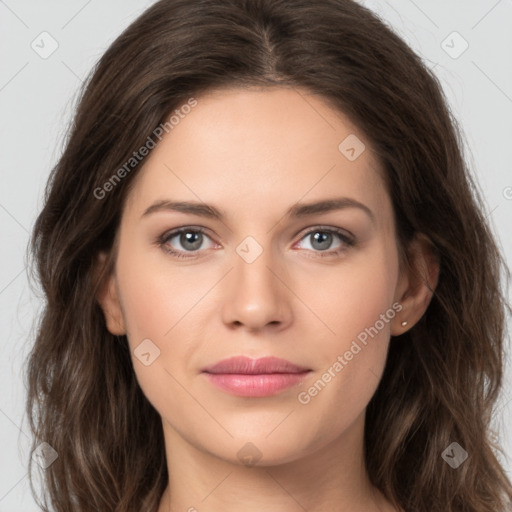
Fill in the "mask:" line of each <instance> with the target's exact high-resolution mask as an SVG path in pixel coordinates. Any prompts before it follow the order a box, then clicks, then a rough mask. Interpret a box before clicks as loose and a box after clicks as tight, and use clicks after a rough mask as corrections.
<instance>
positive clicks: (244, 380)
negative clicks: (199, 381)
mask: <svg viewBox="0 0 512 512" xmlns="http://www.w3.org/2000/svg"><path fill="white" fill-rule="evenodd" d="M310 371H311V369H310V368H305V367H303V366H297V365H295V364H293V363H291V362H290V361H286V360H285V359H278V358H276V357H262V358H260V359H251V358H249V357H245V356H237V357H231V358H229V359H224V360H222V361H219V362H218V363H216V364H214V365H212V366H208V367H206V368H204V369H203V370H202V372H203V373H204V374H205V375H206V377H207V378H208V380H209V381H210V382H211V383H212V384H214V385H215V386H217V387H219V388H220V389H222V390H224V391H227V392H228V393H231V394H233V395H237V396H246V397H265V396H272V395H275V394H277V393H279V392H281V391H283V390H285V389H287V388H290V387H292V386H294V385H296V384H299V383H300V382H302V381H303V380H304V378H305V377H306V375H307V374H308V373H309V372H310Z"/></svg>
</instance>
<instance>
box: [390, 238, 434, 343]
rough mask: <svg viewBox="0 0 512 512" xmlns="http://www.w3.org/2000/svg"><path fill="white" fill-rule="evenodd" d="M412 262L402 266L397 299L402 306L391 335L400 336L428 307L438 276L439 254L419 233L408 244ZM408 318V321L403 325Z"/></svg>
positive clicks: (394, 320) (396, 294) (394, 321)
mask: <svg viewBox="0 0 512 512" xmlns="http://www.w3.org/2000/svg"><path fill="white" fill-rule="evenodd" d="M408 252H409V255H410V266H409V268H406V269H401V273H400V278H399V282H398V286H397V289H396V293H395V301H396V302H398V303H399V304H401V305H402V308H403V309H402V310H401V311H400V313H399V314H398V315H396V316H395V318H394V319H393V324H392V326H391V335H392V336H398V335H400V334H403V333H404V332H405V331H407V330H408V329H410V328H411V327H412V326H413V325H414V324H415V323H417V322H418V321H419V320H420V318H421V317H422V316H423V314H424V313H425V311H426V310H427V307H428V305H429V304H430V300H431V299H432V296H433V294H434V291H435V288H436V286H437V283H438V279H439V268H440V265H439V258H438V256H437V254H436V251H435V249H434V247H433V245H432V242H431V241H430V240H429V239H428V237H427V236H426V235H424V234H423V233H419V234H417V235H416V236H415V238H414V239H413V240H412V242H411V244H410V245H409V251H408ZM403 321H406V322H407V325H405V326H402V322H403Z"/></svg>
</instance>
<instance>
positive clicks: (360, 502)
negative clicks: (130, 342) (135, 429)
mask: <svg viewBox="0 0 512 512" xmlns="http://www.w3.org/2000/svg"><path fill="white" fill-rule="evenodd" d="M163 425H164V433H165V443H166V454H167V464H168V472H169V486H168V487H167V489H166V491H165V493H164V495H163V497H162V500H161V503H160V507H159V509H158V512H178V511H181V512H182V511H187V512H203V511H208V512H235V511H237V512H238V511H239V510H241V509H243V510H244V512H259V511H261V510H272V511H273V512H292V511H293V512H296V511H299V510H307V511H308V512H320V511H324V510H332V511H340V512H341V511H343V512H396V509H395V508H393V507H392V506H391V505H390V503H389V502H388V501H387V500H386V499H385V498H384V496H383V495H382V494H381V493H380V492H379V491H378V490H377V489H375V488H374V487H373V486H372V485H371V483H370V481H369V479H368V475H367V473H366V470H365V467H364V462H363V461H364V457H363V453H364V451H363V450H364V444H363V433H364V415H362V416H361V417H360V418H358V420H356V422H354V424H353V425H352V426H351V427H350V428H349V429H348V430H346V431H345V432H344V433H343V436H342V437H340V438H338V439H335V440H334V441H332V442H331V443H328V444H326V445H323V446H321V447H311V449H310V452H309V453H307V454H304V455H303V456H302V457H301V458H298V459H293V457H290V460H289V461H279V463H274V464H270V463H267V464H263V459H262V460H261V461H260V462H259V463H258V464H256V465H254V466H244V465H242V464H240V462H238V463H235V462H233V461H230V460H226V459H222V458H219V457H216V456H214V455H212V454H211V453H207V452H205V451H202V450H200V449H199V448H198V447H196V446H194V445H193V444H192V443H189V442H186V441H185V440H184V439H183V437H182V436H180V434H178V433H177V432H176V431H174V430H173V429H172V428H171V427H170V425H169V424H167V423H166V422H165V421H164V422H163ZM236 451H237V450H236V449H234V452H236Z"/></svg>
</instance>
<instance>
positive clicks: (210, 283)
mask: <svg viewBox="0 0 512 512" xmlns="http://www.w3.org/2000/svg"><path fill="white" fill-rule="evenodd" d="M32 250H33V254H34V258H35V263H36V264H37V270H38V273H39V277H40V279H41V283H42V285H43V288H44V291H45V294H46V297H47V304H46V309H45V311H44V314H43V317H42V320H41V324H40V327H39V331H38V336H37V339H36V343H35V346H34V348H33V351H32V353H31V356H30V360H29V361H28V369H29V382H28V385H29V395H28V402H27V411H28V414H29V419H30V421H31V427H32V429H33V432H34V435H35V442H34V453H36V454H39V455H41V453H42V459H43V463H42V464H41V465H42V466H43V467H44V468H45V469H44V471H45V473H44V478H45V484H46V488H47V491H48V492H47V494H48V500H49V502H50V503H51V506H52V507H53V509H54V510H58V511H61V510H62V511H64V510H65V511H71V510H72V511H86V510H87V511H88V510H101V511H114V510H115V511H140V510H144V511H156V512H164V511H175V510H189V511H195V510H197V511H202V510H205V511H206V510H208V511H221V510H222V511H231V510H240V509H243V510H244V511H252V510H273V511H292V510H293V511H295V510H308V511H317V510H332V511H335V510H343V511H350V512H359V511H361V512H362V511H365V512H374V511H381V512H388V511H407V512H409V511H421V512H423V511H425V512H426V511H429V512H430V511H433V510H436V511H450V512H452V511H453V512H455V511H465V512H466V511H474V512H491V511H492V512H496V511H499V510H505V507H506V506H507V504H508V503H509V501H510V498H511V497H512V486H511V484H510V482H509V480H508V479H507V475H506V472H505V471H504V469H503V468H502V467H501V466H500V463H499V461H498V460H497V458H496V455H495V451H494V450H495V449H496V448H497V447H496V446H494V443H493V442H492V440H491V435H492V432H491V431H490V420H491V413H492V410H493V406H494V404H495V401H496V399H497V397H498V393H499V391H500V388H501V385H502V371H503V369H502V358H503V339H504V315H505V310H506V309H507V308H509V306H508V305H507V304H506V302H505V299H504V297H503V296H502V294H501V291H500V279H501V275H502V274H501V270H502V267H503V269H504V270H506V267H505V265H504V261H503V259H502V256H501V255H500V253H499V251H498V249H497V245H496V242H495V240H494V239H493V235H492V233H491V231H490V229H489V227H488V225H487V224H486V222H485V218H484V214H483V207H482V201H481V199H480V197H479V195H478V192H477V189H476V187H475V185H474V183H473V181H472V178H471V176H470V173H469V170H468V169H467V168H466V165H465V162H464V160H463V157H462V151H461V147H460V142H459V135H458V131H457V128H456V124H455V121H454V120H453V119H452V118H451V115H450V112H449V110H448V108H447V106H446V101H445V99H444V97H443V95H442V93H441V88H440V85H439V82H438V81H437V80H436V78H435V76H434V75H433V74H432V73H431V72H429V70H427V69H426V68H425V67H424V65H423V64H422V62H421V60H420V58H419V57H418V56H417V55H415V54H414V53H413V52H412V51H411V50H410V49H409V48H408V47H407V45H406V44H405V43H404V42H403V41H402V40H401V39H399V38H398V37H397V36H396V35H395V34H394V33H393V32H391V31H390V30H389V29H388V28H387V27H386V26H385V25H384V24H383V23H382V22H381V21H380V20H379V19H378V18H377V17H376V16H374V15H373V14H372V13H371V12H370V11H369V10H367V9H365V8H364V7H362V6H360V5H358V4H357V3H355V2H352V1H348V0H327V1H325V0H324V1H319V0H318V1H310V0H308V1H307V2H306V1H302V0H297V1H291V0H272V1H271V0H242V1H240V0H238V1H235V0H209V1H207V0H201V1H198V2H193V3H190V2H187V1H185V0H161V1H160V2H157V3H156V4H154V5H153V6H152V7H151V8H149V9H148V10H147V11H146V12H145V13H144V14H143V15H142V16H141V17H140V18H139V19H137V20H136V21H135V22H134V23H133V24H132V25H131V26H130V27H128V29H126V30H125V32H124V33H123V34H122V35H121V36H120V37H119V38H118V39H117V40H116V41H115V42H114V43H113V44H112V46H111V47H110V48H109V49H108V50H107V52H106V53H105V55H104V56H103V57H102V59H101V60H100V62H99V63H98V65H97V67H96V69H95V70H94V72H93V74H92V76H91V78H90V80H89V82H88V83H87V85H86V87H85V89H84V93H83V96H82V98H81V101H80V104H79V106H78V109H77V112H76V117H75V121H74V123H73V127H72V130H71V133H70V136H69V140H68V142H67V146H66V149H65V151H64V153H63V155H62V157H61V159H60V161H59V162H58V164H57V166H56V167H55V169H54V170H53V172H52V176H51V179H50V181H49V184H48V188H47V195H46V201H45V205H44V208H43V210H42V212H41V214H40V215H39V217H38V219H37V222H36V224H35V227H34V232H33V239H32ZM507 275H508V274H507ZM42 443H47V444H44V447H45V448H44V449H41V448H40V447H41V444H42ZM48 454H51V455H52V456H51V457H50V458H49V455H48ZM40 458H41V457H40ZM47 506H48V502H46V503H45V504H43V505H42V507H47ZM44 510H47V508H44Z"/></svg>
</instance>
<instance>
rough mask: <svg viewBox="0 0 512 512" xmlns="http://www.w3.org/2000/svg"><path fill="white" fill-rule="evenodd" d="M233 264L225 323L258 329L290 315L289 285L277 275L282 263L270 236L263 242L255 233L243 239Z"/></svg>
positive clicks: (282, 320)
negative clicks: (274, 249) (278, 262)
mask: <svg viewBox="0 0 512 512" xmlns="http://www.w3.org/2000/svg"><path fill="white" fill-rule="evenodd" d="M261 238H262V237H261V236H260V239H261ZM233 265H234V267H235V268H234V270H233V272H232V273H231V277H230V279H231V280H230V287H229V293H228V296H226V297H225V304H224V315H225V318H224V320H225V321H226V322H228V323H233V322H236V323H241V324H245V325H246V326H248V327H250V328H257V327H263V326H264V325H266V324H268V323H270V322H273V323H275V322H279V323H282V322H285V321H286V320H288V319H289V318H290V311H289V303H288V300H287V298H286V287H285V286H284V285H283V284H282V283H281V282H280V281H281V279H283V280H284V277H281V276H280V278H278V277H276V274H277V275H278V276H279V275H280V271H279V270H278V268H279V267H280V265H277V262H276V258H275V255H274V251H273V249H272V247H271V237H266V238H265V241H263V240H262V243H260V242H259V241H258V240H256V238H255V237H254V236H248V237H246V238H245V239H243V240H242V242H241V243H240V244H239V245H238V246H237V247H236V249H235V254H234V260H233Z"/></svg>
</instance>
